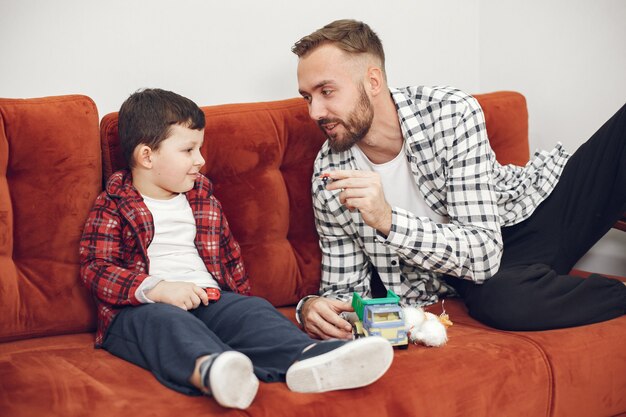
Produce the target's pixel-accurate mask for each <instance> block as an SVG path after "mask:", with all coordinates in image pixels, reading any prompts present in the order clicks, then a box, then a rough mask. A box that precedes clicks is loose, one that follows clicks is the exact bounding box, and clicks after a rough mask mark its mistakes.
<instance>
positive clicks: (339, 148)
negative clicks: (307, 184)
mask: <svg viewBox="0 0 626 417" xmlns="http://www.w3.org/2000/svg"><path fill="white" fill-rule="evenodd" d="M359 91H360V93H361V94H360V97H359V101H358V103H357V105H356V108H355V109H354V110H353V111H352V112H351V113H350V114H349V115H348V120H347V121H346V122H344V121H343V120H341V119H320V120H318V122H317V124H318V126H319V127H320V129H322V132H324V134H326V131H325V130H324V128H323V125H325V124H327V123H337V124H340V125H341V126H343V127H344V129H345V133H344V134H343V137H342V138H339V137H338V135H339V133H334V134H333V135H332V136H331V135H330V134H326V138H327V139H328V145H329V146H330V148H331V149H332V150H333V151H335V152H343V151H347V150H348V149H350V148H351V147H352V146H353V145H354V144H356V143H358V142H359V141H360V140H361V139H363V138H364V137H365V135H367V132H369V130H370V127H372V120H373V119H374V110H373V109H372V103H371V102H370V99H369V97H368V96H367V93H366V92H365V88H364V87H363V84H361V85H360V86H359Z"/></svg>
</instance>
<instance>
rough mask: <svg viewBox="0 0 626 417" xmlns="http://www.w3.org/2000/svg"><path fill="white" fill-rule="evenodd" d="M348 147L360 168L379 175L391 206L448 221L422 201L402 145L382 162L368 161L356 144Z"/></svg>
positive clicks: (434, 219)
mask: <svg viewBox="0 0 626 417" xmlns="http://www.w3.org/2000/svg"><path fill="white" fill-rule="evenodd" d="M350 149H351V151H352V155H353V156H354V159H355V160H356V165H357V166H358V167H359V169H360V170H363V171H374V172H377V173H378V174H379V175H380V180H381V182H382V184H383V191H384V192H385V199H386V200H387V202H388V203H389V204H390V205H391V206H392V207H400V208H402V209H404V210H407V211H409V212H411V213H413V214H414V215H415V216H418V217H428V218H429V219H430V220H432V221H434V222H436V223H448V218H447V217H445V216H442V215H439V214H437V213H435V212H434V211H433V210H432V209H431V208H430V207H429V206H428V204H426V201H424V198H423V197H422V193H421V192H420V190H419V188H418V187H417V183H416V182H415V178H414V176H413V173H412V172H411V167H410V166H409V161H408V159H407V157H406V152H405V151H404V146H403V147H402V150H401V151H400V153H399V154H398V155H397V156H396V157H395V158H394V159H392V160H391V161H389V162H385V163H384V164H375V163H373V162H372V161H370V160H369V159H368V158H367V156H366V155H365V154H364V153H363V151H362V150H361V149H360V148H359V146H358V145H356V146H353V147H352V148H350Z"/></svg>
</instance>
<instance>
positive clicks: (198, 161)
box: [194, 152, 205, 166]
mask: <svg viewBox="0 0 626 417" xmlns="http://www.w3.org/2000/svg"><path fill="white" fill-rule="evenodd" d="M204 162H205V161H204V158H203V157H202V154H201V153H200V152H198V155H197V156H196V158H195V161H194V164H195V165H198V166H203V165H204Z"/></svg>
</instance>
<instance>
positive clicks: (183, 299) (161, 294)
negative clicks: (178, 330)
mask: <svg viewBox="0 0 626 417" xmlns="http://www.w3.org/2000/svg"><path fill="white" fill-rule="evenodd" d="M146 297H148V298H149V299H151V300H152V301H154V302H155V303H165V304H171V305H173V306H176V307H180V308H182V309H183V310H187V311H188V310H193V309H194V308H196V307H198V306H199V305H200V303H202V304H204V305H205V306H206V305H209V297H208V296H207V294H206V291H204V289H203V288H200V287H198V286H197V285H196V284H193V283H191V282H168V281H161V282H159V283H158V284H157V285H155V287H154V288H152V289H151V290H150V291H148V292H147V293H146Z"/></svg>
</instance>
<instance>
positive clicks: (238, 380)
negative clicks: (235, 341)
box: [208, 350, 259, 409]
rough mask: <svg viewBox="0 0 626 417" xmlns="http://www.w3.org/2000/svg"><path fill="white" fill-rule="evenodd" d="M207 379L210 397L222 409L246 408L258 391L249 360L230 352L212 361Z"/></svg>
mask: <svg viewBox="0 0 626 417" xmlns="http://www.w3.org/2000/svg"><path fill="white" fill-rule="evenodd" d="M208 379H209V380H208V385H209V386H208V388H209V389H210V390H211V395H212V396H213V398H215V400H216V401H217V402H218V404H219V405H221V406H222V407H228V408H239V409H244V408H248V406H250V404H251V403H252V400H254V397H255V396H256V392H257V390H258V389H259V380H258V379H257V377H256V375H254V372H253V368H252V362H251V361H250V359H249V358H248V357H247V356H246V355H244V354H243V353H239V352H236V351H231V350H229V351H226V352H223V353H220V354H219V355H218V356H217V357H216V358H215V359H214V360H213V363H212V364H211V368H210V370H209V378H208Z"/></svg>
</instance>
